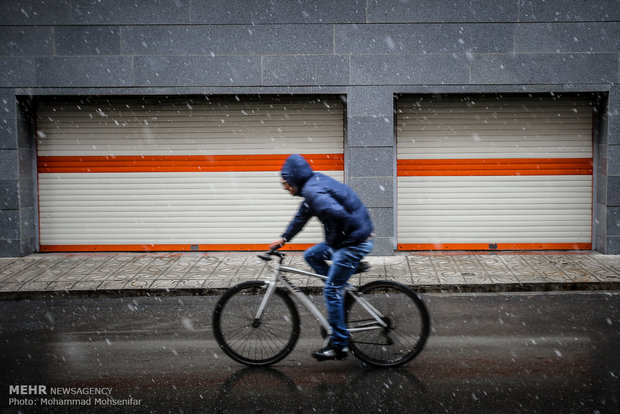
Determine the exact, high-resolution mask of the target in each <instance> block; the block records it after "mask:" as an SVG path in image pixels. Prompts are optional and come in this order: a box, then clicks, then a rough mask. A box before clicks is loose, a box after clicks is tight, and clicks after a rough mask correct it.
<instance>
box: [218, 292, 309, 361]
mask: <svg viewBox="0 0 620 414" xmlns="http://www.w3.org/2000/svg"><path fill="white" fill-rule="evenodd" d="M267 286H268V285H267V283H265V282H261V281H252V282H244V283H240V284H238V285H236V286H234V287H232V288H230V289H229V290H227V291H226V293H224V295H223V296H222V297H221V298H220V300H219V301H218V302H217V304H216V305H215V311H214V312H213V334H214V336H215V340H216V341H217V343H218V344H219V346H220V348H221V349H222V350H223V351H224V352H225V353H226V354H227V355H228V356H230V357H231V358H232V359H234V360H235V361H238V362H241V363H242V364H246V365H252V366H258V365H270V364H273V363H276V362H278V361H280V360H281V359H282V358H284V357H285V356H287V355H288V354H289V353H290V352H291V351H292V350H293V347H294V346H295V343H296V342H297V339H298V338H299V314H298V312H297V309H296V308H295V304H294V303H293V301H292V300H291V298H289V297H288V295H287V294H286V292H285V291H284V290H283V289H281V288H276V289H275V291H274V292H273V294H272V295H271V297H270V298H269V300H268V301H267V303H266V304H265V307H264V309H263V312H262V314H261V315H260V318H257V317H256V316H257V314H258V310H259V308H260V306H261V303H262V302H263V298H264V297H265V293H266V292H267Z"/></svg>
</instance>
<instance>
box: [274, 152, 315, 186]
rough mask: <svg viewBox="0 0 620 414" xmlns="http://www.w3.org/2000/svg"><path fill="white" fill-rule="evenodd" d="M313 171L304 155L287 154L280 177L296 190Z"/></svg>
mask: <svg viewBox="0 0 620 414" xmlns="http://www.w3.org/2000/svg"><path fill="white" fill-rule="evenodd" d="M313 173H314V171H312V167H310V164H308V161H306V159H305V158H304V157H302V156H301V155H298V154H294V155H291V156H289V157H288V158H287V159H286V161H285V162H284V165H283V166H282V171H281V174H282V178H284V179H285V180H286V181H287V182H288V183H289V184H290V185H292V186H293V187H295V188H296V189H297V190H298V191H301V188H302V187H303V186H304V184H305V183H306V181H308V179H309V178H310V177H311V176H312V174H313Z"/></svg>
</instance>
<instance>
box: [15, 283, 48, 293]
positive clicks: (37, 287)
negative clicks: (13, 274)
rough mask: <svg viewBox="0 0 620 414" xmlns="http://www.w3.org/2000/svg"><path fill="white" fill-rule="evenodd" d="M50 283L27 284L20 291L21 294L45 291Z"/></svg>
mask: <svg viewBox="0 0 620 414" xmlns="http://www.w3.org/2000/svg"><path fill="white" fill-rule="evenodd" d="M49 284H50V282H26V283H24V284H22V285H21V286H20V287H19V289H18V291H20V292H39V291H45V290H46V288H47V285H49Z"/></svg>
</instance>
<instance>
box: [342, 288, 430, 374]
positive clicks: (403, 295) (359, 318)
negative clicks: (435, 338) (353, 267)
mask: <svg viewBox="0 0 620 414" xmlns="http://www.w3.org/2000/svg"><path fill="white" fill-rule="evenodd" d="M358 293H360V294H361V298H363V299H362V300H366V301H367V302H368V303H369V304H370V305H371V306H372V307H374V308H375V309H376V310H378V311H379V312H380V313H381V315H382V316H383V318H382V320H383V321H384V322H385V324H386V325H387V326H386V327H380V325H379V323H377V322H376V321H375V319H374V318H373V317H372V316H371V314H370V313H369V312H368V311H367V310H366V309H365V308H364V307H362V305H361V304H360V302H358V301H357V300H355V298H354V297H353V296H352V295H351V294H349V295H347V299H346V317H347V326H348V328H349V330H350V331H351V341H350V347H351V351H352V352H353V354H354V355H355V356H356V357H358V358H359V359H360V360H362V361H364V362H366V363H368V364H371V365H378V366H396V365H401V364H404V363H407V362H409V361H411V360H412V359H413V358H414V357H415V356H416V355H418V354H419V353H420V351H422V348H424V345H425V344H426V340H427V339H428V335H429V332H430V318H429V314H428V310H427V308H426V305H425V304H424V301H423V300H422V298H421V297H420V296H419V295H418V294H417V293H415V292H414V291H413V290H411V289H409V288H408V287H406V286H404V285H401V284H400V283H396V282H392V281H388V280H380V281H376V282H371V283H368V284H366V285H364V286H362V287H360V288H359V289H358ZM356 329H359V330H356Z"/></svg>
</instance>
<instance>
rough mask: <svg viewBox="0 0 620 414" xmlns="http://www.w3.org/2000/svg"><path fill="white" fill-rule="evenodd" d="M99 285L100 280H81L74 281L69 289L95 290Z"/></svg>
mask: <svg viewBox="0 0 620 414" xmlns="http://www.w3.org/2000/svg"><path fill="white" fill-rule="evenodd" d="M99 285H101V281H88V280H87V281H84V280H81V281H79V282H76V283H75V284H74V285H73V287H72V288H71V290H76V291H88V290H97V289H98V288H99Z"/></svg>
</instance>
